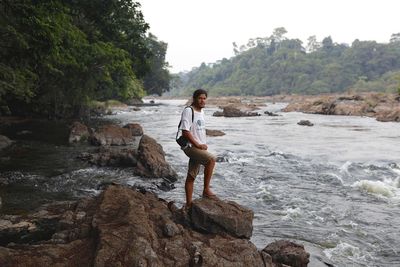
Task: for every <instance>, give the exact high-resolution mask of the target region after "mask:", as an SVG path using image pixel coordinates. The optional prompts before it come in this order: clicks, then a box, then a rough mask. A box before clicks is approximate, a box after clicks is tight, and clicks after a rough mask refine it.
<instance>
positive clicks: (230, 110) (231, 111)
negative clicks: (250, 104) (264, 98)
mask: <svg viewBox="0 0 400 267" xmlns="http://www.w3.org/2000/svg"><path fill="white" fill-rule="evenodd" d="M213 116H215V117H253V116H260V113H258V112H251V111H242V110H240V109H238V108H235V107H233V106H226V107H224V108H223V111H222V112H221V111H216V112H214V114H213Z"/></svg>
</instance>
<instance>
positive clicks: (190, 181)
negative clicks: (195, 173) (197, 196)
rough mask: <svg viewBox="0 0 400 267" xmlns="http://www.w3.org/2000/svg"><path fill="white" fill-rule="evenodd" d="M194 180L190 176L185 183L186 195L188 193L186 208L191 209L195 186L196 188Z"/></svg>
mask: <svg viewBox="0 0 400 267" xmlns="http://www.w3.org/2000/svg"><path fill="white" fill-rule="evenodd" d="M194 180H195V179H194V178H193V177H192V176H190V175H189V174H188V175H187V177H186V182H185V193H186V207H187V208H190V207H191V206H192V196H193V186H194Z"/></svg>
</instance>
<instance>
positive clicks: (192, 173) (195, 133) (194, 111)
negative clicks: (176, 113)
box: [179, 89, 216, 208]
mask: <svg viewBox="0 0 400 267" xmlns="http://www.w3.org/2000/svg"><path fill="white" fill-rule="evenodd" d="M206 99H207V92H206V91H205V90H203V89H198V90H196V91H194V93H193V102H192V104H191V105H190V107H186V108H185V109H184V110H183V112H182V116H181V123H180V126H179V130H181V131H182V136H183V137H185V138H186V139H187V140H189V142H188V144H187V145H186V146H184V147H182V150H183V152H185V154H186V155H187V156H188V157H189V166H188V173H187V177H186V182H185V192H186V207H187V208H190V207H191V205H192V195H193V186H194V180H195V179H196V176H197V174H198V173H199V169H200V165H203V166H204V189H203V197H209V198H215V197H216V195H215V194H214V193H213V192H212V191H211V189H210V181H211V177H212V174H213V171H214V167H215V160H216V158H215V156H214V155H213V154H211V153H209V152H208V151H207V149H208V146H207V144H206V126H205V121H204V111H203V108H204V107H205V104H206Z"/></svg>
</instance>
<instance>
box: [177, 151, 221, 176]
mask: <svg viewBox="0 0 400 267" xmlns="http://www.w3.org/2000/svg"><path fill="white" fill-rule="evenodd" d="M183 152H185V154H186V156H188V157H189V166H188V174H189V175H190V176H191V177H193V178H196V176H197V174H199V170H200V165H203V166H205V165H207V163H208V162H209V161H210V160H216V157H215V156H214V155H213V154H211V153H209V152H207V150H202V149H198V148H195V147H188V148H185V149H184V150H183Z"/></svg>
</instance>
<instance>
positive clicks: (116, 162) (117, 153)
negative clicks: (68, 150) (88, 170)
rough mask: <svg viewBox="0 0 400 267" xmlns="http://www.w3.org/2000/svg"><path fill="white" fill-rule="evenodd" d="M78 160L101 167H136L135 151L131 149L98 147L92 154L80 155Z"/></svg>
mask: <svg viewBox="0 0 400 267" xmlns="http://www.w3.org/2000/svg"><path fill="white" fill-rule="evenodd" d="M78 158H79V159H81V160H84V161H87V162H89V163H90V164H93V165H97V166H102V167H106V166H109V167H136V166H137V151H136V149H133V148H115V147H100V148H99V149H98V150H97V151H95V152H94V153H88V152H84V153H81V154H80V155H79V156H78Z"/></svg>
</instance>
